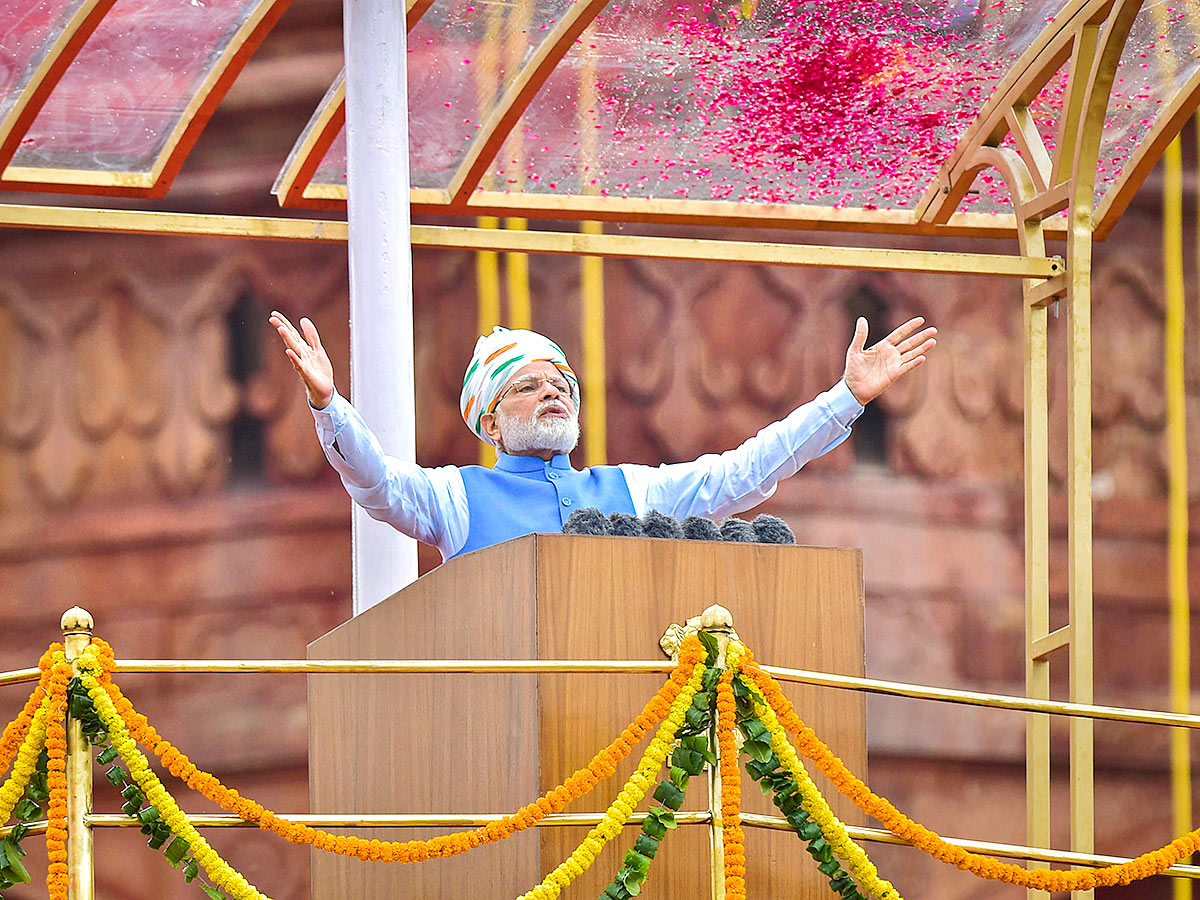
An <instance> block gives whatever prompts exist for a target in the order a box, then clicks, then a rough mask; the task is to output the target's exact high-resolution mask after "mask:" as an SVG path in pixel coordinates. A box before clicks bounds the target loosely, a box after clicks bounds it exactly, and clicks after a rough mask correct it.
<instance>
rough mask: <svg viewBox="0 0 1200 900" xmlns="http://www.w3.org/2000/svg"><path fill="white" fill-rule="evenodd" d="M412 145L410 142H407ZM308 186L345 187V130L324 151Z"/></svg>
mask: <svg viewBox="0 0 1200 900" xmlns="http://www.w3.org/2000/svg"><path fill="white" fill-rule="evenodd" d="M409 143H410V144H411V143H412V142H411V141H410V142H409ZM309 184H316V185H321V186H323V187H340V188H344V187H345V186H346V129H345V127H343V128H342V129H341V131H339V132H338V133H337V137H335V138H334V139H333V143H332V144H330V145H329V149H328V150H327V151H325V156H324V157H322V158H321V164H320V165H319V166H317V171H316V172H314V173H313V177H312V178H311V179H310V180H309Z"/></svg>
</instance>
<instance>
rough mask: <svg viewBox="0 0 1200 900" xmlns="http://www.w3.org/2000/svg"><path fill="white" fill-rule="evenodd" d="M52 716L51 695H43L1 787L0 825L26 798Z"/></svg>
mask: <svg viewBox="0 0 1200 900" xmlns="http://www.w3.org/2000/svg"><path fill="white" fill-rule="evenodd" d="M49 714H50V695H49V694H47V693H43V695H42V702H41V705H39V706H38V708H37V711H36V712H35V713H34V714H33V718H32V720H31V721H30V723H29V730H28V731H27V732H26V733H25V740H24V741H22V743H21V747H20V749H18V750H17V756H16V760H15V761H14V762H13V768H12V772H11V773H10V774H9V776H8V780H7V781H5V782H4V785H3V786H2V787H0V824H2V823H4V822H7V821H8V819H9V817H10V816H12V812H13V809H15V808H16V805H17V804H18V803H20V802H21V798H22V797H23V796H25V788H26V787H27V786H28V785H29V779H30V778H32V777H33V773H34V770H35V769H36V768H37V758H38V754H39V753H41V752H42V747H44V746H45V745H46V719H47V717H48V716H49Z"/></svg>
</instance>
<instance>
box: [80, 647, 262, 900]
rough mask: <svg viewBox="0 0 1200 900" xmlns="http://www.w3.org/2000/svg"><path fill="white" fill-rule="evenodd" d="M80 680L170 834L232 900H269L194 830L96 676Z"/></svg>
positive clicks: (83, 672)
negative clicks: (186, 844)
mask: <svg viewBox="0 0 1200 900" xmlns="http://www.w3.org/2000/svg"><path fill="white" fill-rule="evenodd" d="M79 677H80V680H81V681H82V683H83V686H84V688H85V689H86V690H87V692H88V696H90V697H91V698H92V702H93V703H95V705H96V712H97V713H99V715H100V721H102V722H103V723H104V727H105V728H107V729H108V737H109V740H110V741H111V742H112V745H113V746H114V747H116V748H117V752H118V753H119V754H121V759H123V760H125V765H126V767H127V768H128V769H129V774H130V776H131V777H132V778H133V780H134V782H135V783H136V784H137V786H138V787H139V788H141V790H142V793H143V794H145V795H146V799H147V800H149V801H150V803H151V804H153V805H154V807H155V808H156V809H157V810H158V812H159V815H160V816H161V817H162V820H163V821H164V822H166V823H167V827H168V828H170V829H171V831H172V832H173V833H174V834H176V835H178V836H179V837H181V838H183V839H184V840H185V841H187V842H188V845H189V846H190V847H191V851H192V856H193V857H194V858H195V860H196V862H198V863H199V864H200V865H201V866H202V867H203V868H204V871H205V872H207V873H208V875H209V877H210V878H211V879H212V880H213V883H214V884H215V885H216V886H217V887H219V888H221V889H222V890H223V891H225V893H227V894H228V895H229V896H230V897H232V898H233V900H267V898H266V897H265V896H264V895H263V894H261V893H260V892H259V891H258V889H257V888H256V887H254V885H252V884H251V883H250V882H249V881H247V880H246V879H245V878H244V877H243V876H242V875H241V874H240V873H239V872H238V871H237V870H235V869H234V868H233V867H232V866H231V865H229V863H227V862H225V860H223V859H222V858H221V857H220V856H219V855H218V854H217V852H216V851H215V850H214V849H213V848H212V847H211V846H209V844H208V842H207V841H206V840H204V838H203V837H201V835H200V833H199V832H198V831H196V829H195V828H193V827H192V823H191V822H190V821H188V817H187V815H186V814H185V813H184V812H183V811H182V810H181V809H180V808H179V805H178V804H177V803H176V802H175V798H174V797H172V796H171V794H170V792H169V791H167V789H166V788H165V787H163V784H162V782H161V781H159V779H158V776H157V775H155V774H154V771H153V770H152V769H151V768H150V763H149V762H148V761H147V760H146V757H145V756H144V755H143V754H142V751H141V750H139V749H138V747H137V743H136V742H135V741H134V740H133V738H132V737H131V736H130V734H129V730H128V729H127V728H126V727H125V723H124V722H123V721H122V720H121V717H120V715H118V713H117V709H116V707H115V706H114V705H113V702H112V698H110V697H109V696H108V693H107V692H106V691H105V690H104V688H103V687H102V686H101V685H100V682H99V681H98V680H97V679H96V676H95V675H94V674H92V673H91V672H90V671H88V670H87V669H81V671H80V676H79Z"/></svg>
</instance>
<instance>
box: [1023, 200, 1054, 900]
mask: <svg viewBox="0 0 1200 900" xmlns="http://www.w3.org/2000/svg"><path fill="white" fill-rule="evenodd" d="M1023 226H1024V234H1025V240H1024V241H1023V242H1022V243H1023V246H1022V248H1021V252H1022V253H1023V254H1025V255H1037V256H1042V255H1045V251H1046V248H1045V240H1044V236H1043V233H1042V227H1041V223H1040V222H1037V223H1030V222H1025V223H1023ZM1035 284H1036V282H1031V281H1026V282H1024V291H1023V292H1024V294H1025V295H1026V299H1025V303H1024V304H1023V306H1024V316H1023V320H1024V338H1025V378H1024V381H1025V641H1026V647H1025V690H1026V696H1029V697H1037V698H1040V699H1044V700H1049V699H1050V660H1049V659H1048V658H1047V657H1046V656H1044V655H1040V654H1038V653H1037V652H1036V650H1035V646H1034V642H1035V641H1038V640H1040V639H1041V638H1043V637H1045V636H1046V635H1047V634H1048V633H1049V630H1050V561H1049V556H1050V521H1049V520H1050V517H1049V507H1050V484H1049V479H1050V474H1049V473H1050V466H1049V462H1048V458H1049V444H1050V439H1049V425H1048V400H1047V398H1048V391H1047V387H1046V384H1047V372H1048V364H1047V356H1048V345H1047V337H1046V332H1047V310H1046V307H1045V306H1034V305H1032V304H1031V303H1030V302H1029V297H1028V295H1029V293H1030V292H1031V291H1032V289H1033V287H1034V285H1035ZM1025 827H1026V838H1027V843H1028V844H1029V845H1030V846H1032V847H1049V846H1050V717H1049V716H1046V715H1040V714H1037V713H1031V714H1029V715H1027V716H1026V717H1025ZM1028 894H1029V897H1031V898H1036V900H1047V898H1049V896H1050V895H1049V893H1048V892H1046V891H1034V890H1031V891H1029V892H1028Z"/></svg>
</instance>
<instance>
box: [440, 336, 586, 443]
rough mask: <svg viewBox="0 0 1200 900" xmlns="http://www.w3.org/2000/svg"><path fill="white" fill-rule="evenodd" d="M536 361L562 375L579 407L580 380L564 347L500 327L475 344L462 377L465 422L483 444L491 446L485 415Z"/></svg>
mask: <svg viewBox="0 0 1200 900" xmlns="http://www.w3.org/2000/svg"><path fill="white" fill-rule="evenodd" d="M534 362H548V363H550V364H551V365H553V366H554V367H555V368H556V369H558V370H559V371H560V372H561V373H562V374H563V377H564V378H565V379H566V381H567V384H569V385H570V386H571V400H572V402H573V403H574V404H575V408H576V409H578V408H579V379H578V378H577V377H576V375H575V372H574V371H572V369H571V367H570V366H569V365H567V357H566V354H564V353H563V352H562V348H560V347H559V346H558V344H556V343H554V341H552V340H550V339H549V338H548V337H544V336H543V335H540V334H538V333H537V332H536V331H525V330H523V329H519V328H514V329H511V330H510V329H508V328H502V327H500V326H499V325H497V326H496V327H495V328H494V329H493V330H492V333H491V334H485V335H482V336H481V337H480V338H479V340H478V341H476V342H475V353H474V354H473V355H472V356H471V364H470V365H469V366H467V374H466V375H464V376H463V386H462V394H461V395H460V396H459V398H458V408H459V410H460V411H461V412H462V417H463V421H465V422H466V423H467V427H468V428H470V429H471V430H472V431H473V432H475V435H476V437H478V438H479V439H480V440H481V441H485V442H487V443H489V444H490V443H492V442H491V441H490V440H489V439H488V437H487V435H486V434H484V433H483V427H482V426H481V425H480V420H481V419H482V418H483V416H484V414H485V413H490V412H495V410H496V403H497V402H498V401H499V399H500V393H501V391H503V390H504V385H506V384H507V383H508V382H509V380H510V379H511V378H512V377H513V375H515V374H516V373H517V372H519V371H520V370H521V369H523V368H524V367H525V366H527V365H529V364H530V363H534Z"/></svg>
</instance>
